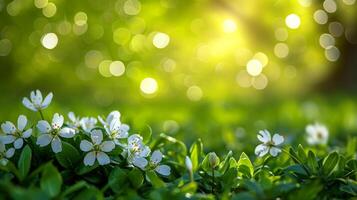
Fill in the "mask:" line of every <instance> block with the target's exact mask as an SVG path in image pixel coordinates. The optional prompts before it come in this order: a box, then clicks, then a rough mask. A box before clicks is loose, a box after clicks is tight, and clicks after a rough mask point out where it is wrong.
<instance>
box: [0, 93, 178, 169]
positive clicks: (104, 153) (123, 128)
mask: <svg viewBox="0 0 357 200" xmlns="http://www.w3.org/2000/svg"><path fill="white" fill-rule="evenodd" d="M52 97H53V94H52V92H50V93H49V94H48V95H47V96H46V97H45V98H44V99H43V97H42V93H41V91H39V90H35V91H32V92H31V94H30V98H27V97H25V98H23V101H22V103H23V105H24V106H25V107H26V108H28V109H30V110H32V111H36V112H37V111H38V112H39V113H40V114H41V118H42V120H40V121H38V122H37V125H36V127H37V129H38V131H39V134H38V135H32V128H28V129H26V128H25V127H26V125H27V118H26V116H24V115H20V116H19V117H18V120H17V127H16V126H15V125H14V124H13V123H12V122H10V121H6V122H4V123H3V124H2V125H1V129H2V132H3V134H2V133H0V164H3V165H6V164H7V162H8V159H9V158H11V157H12V156H13V155H14V153H15V150H16V149H21V148H22V147H23V144H24V142H27V140H26V139H27V138H28V139H29V141H31V139H30V137H31V136H33V137H37V138H36V144H37V145H39V146H40V147H46V146H48V145H49V144H51V149H52V151H53V152H54V153H60V152H62V140H61V138H62V139H63V138H66V142H68V144H69V145H71V144H73V143H72V142H71V140H69V139H71V138H74V137H76V138H80V139H81V142H80V145H79V148H80V149H81V150H82V151H84V152H86V155H85V156H84V159H83V163H84V165H86V166H93V165H94V164H95V161H96V160H97V162H98V164H99V165H107V164H110V163H112V164H117V163H116V162H112V159H111V156H118V155H115V152H118V151H114V150H115V148H120V149H122V151H123V153H122V154H121V155H122V156H124V158H125V160H126V161H125V164H128V165H129V166H136V167H138V168H140V169H142V170H155V171H156V172H157V173H159V174H161V175H163V176H168V175H170V173H171V168H170V167H169V166H168V165H165V164H161V161H162V159H163V155H162V153H161V152H160V151H159V150H156V151H154V152H153V154H152V155H151V157H150V160H149V161H148V157H149V156H150V152H151V149H150V148H149V146H147V145H146V144H145V143H144V142H143V138H142V137H141V136H140V135H138V134H133V135H130V136H129V130H130V127H129V126H128V125H127V124H124V123H122V122H121V121H120V116H121V115H120V112H119V111H116V110H115V111H112V112H111V113H109V115H108V116H107V117H106V118H105V119H103V118H101V117H100V116H98V120H99V121H100V123H101V124H102V127H100V126H99V127H98V126H97V122H98V120H97V119H96V118H94V117H82V118H81V117H79V116H76V115H75V114H74V113H73V112H69V113H68V119H69V120H68V121H67V122H66V124H64V118H63V116H62V115H60V114H58V113H55V114H54V115H53V117H52V121H51V123H49V122H48V121H46V120H45V119H44V115H43V113H42V110H44V109H45V108H47V107H48V106H49V105H50V103H51V101H52ZM102 129H103V130H105V134H103V131H102ZM85 138H90V141H89V140H87V139H85ZM10 144H13V147H14V148H13V147H10V148H9V149H7V148H6V145H10Z"/></svg>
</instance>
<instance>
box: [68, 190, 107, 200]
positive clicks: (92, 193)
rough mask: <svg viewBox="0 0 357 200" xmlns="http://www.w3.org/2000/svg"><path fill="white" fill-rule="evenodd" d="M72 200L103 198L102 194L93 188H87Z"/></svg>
mask: <svg viewBox="0 0 357 200" xmlns="http://www.w3.org/2000/svg"><path fill="white" fill-rule="evenodd" d="M73 199H74V200H82V199H85V200H101V199H104V198H103V194H102V193H101V192H100V191H99V190H98V189H97V188H95V187H90V188H87V189H85V190H83V191H81V192H80V193H79V194H78V195H77V196H75V197H74V198H73Z"/></svg>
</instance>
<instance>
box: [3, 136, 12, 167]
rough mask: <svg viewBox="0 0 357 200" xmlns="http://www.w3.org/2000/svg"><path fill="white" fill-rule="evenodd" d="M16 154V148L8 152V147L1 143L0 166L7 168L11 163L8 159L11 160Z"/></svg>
mask: <svg viewBox="0 0 357 200" xmlns="http://www.w3.org/2000/svg"><path fill="white" fill-rule="evenodd" d="M14 153H15V149H14V148H10V149H8V150H6V147H5V145H4V144H3V143H1V142H0V164H1V165H3V166H5V165H6V164H7V162H8V161H9V160H8V158H11V157H12V156H13V155H14Z"/></svg>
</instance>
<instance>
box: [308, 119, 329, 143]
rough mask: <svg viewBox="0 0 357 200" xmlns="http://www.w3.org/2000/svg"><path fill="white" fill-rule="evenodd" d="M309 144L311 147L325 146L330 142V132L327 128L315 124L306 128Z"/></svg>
mask: <svg viewBox="0 0 357 200" xmlns="http://www.w3.org/2000/svg"><path fill="white" fill-rule="evenodd" d="M306 133H307V137H306V140H307V143H309V144H310V145H325V144H327V141H328V136H329V132H328V129H327V127H326V126H324V125H322V124H319V123H315V124H309V125H307V126H306Z"/></svg>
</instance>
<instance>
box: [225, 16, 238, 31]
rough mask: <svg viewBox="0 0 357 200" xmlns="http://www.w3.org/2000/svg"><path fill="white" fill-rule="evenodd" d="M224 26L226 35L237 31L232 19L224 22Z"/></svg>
mask: <svg viewBox="0 0 357 200" xmlns="http://www.w3.org/2000/svg"><path fill="white" fill-rule="evenodd" d="M222 26H223V31H224V32H225V33H233V32H235V31H236V30H237V24H236V22H235V21H234V20H232V19H226V20H224V21H223V24H222Z"/></svg>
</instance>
